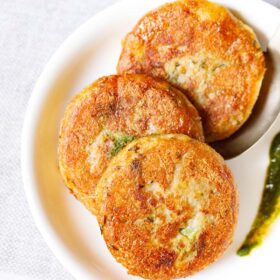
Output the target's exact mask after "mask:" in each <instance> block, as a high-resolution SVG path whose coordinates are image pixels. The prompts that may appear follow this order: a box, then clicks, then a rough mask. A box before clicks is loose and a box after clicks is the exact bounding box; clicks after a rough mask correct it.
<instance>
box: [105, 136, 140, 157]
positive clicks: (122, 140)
mask: <svg viewBox="0 0 280 280" xmlns="http://www.w3.org/2000/svg"><path fill="white" fill-rule="evenodd" d="M134 139H135V136H131V135H123V134H120V135H116V136H115V137H114V140H113V141H114V146H113V148H112V150H111V152H110V156H111V157H114V156H115V155H116V154H117V153H118V152H119V151H120V150H121V149H122V148H123V147H124V146H126V145H127V144H128V143H129V142H131V141H133V140H134Z"/></svg>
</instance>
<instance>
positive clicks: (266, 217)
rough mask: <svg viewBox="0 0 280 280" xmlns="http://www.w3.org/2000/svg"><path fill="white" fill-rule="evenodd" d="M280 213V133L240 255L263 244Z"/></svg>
mask: <svg viewBox="0 0 280 280" xmlns="http://www.w3.org/2000/svg"><path fill="white" fill-rule="evenodd" d="M279 214H280V133H279V134H277V135H276V137H275V138H274V140H273V142H272V144H271V148H270V165H269V167H268V170H267V177H266V182H265V189H264V191H263V196H262V201H261V204H260V207H259V211H258V214H257V216H256V218H255V221H254V223H253V225H252V228H251V230H250V232H249V233H248V235H247V237H246V239H245V241H244V243H243V244H242V246H241V247H240V249H239V250H238V251H237V254H238V255H239V256H246V255H249V254H250V252H251V251H252V250H253V249H254V248H255V247H257V246H259V245H261V243H262V241H263V240H264V238H265V236H266V234H267V232H268V230H269V228H270V226H271V224H272V223H273V222H274V221H275V220H276V218H277V216H278V215H279Z"/></svg>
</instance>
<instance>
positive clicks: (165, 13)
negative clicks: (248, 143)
mask: <svg viewBox="0 0 280 280" xmlns="http://www.w3.org/2000/svg"><path fill="white" fill-rule="evenodd" d="M118 72H119V73H124V72H128V73H146V74H149V75H152V76H155V77H160V78H163V79H165V80H168V81H169V82H171V83H172V84H173V85H175V86H177V87H178V88H180V89H182V90H184V92H185V94H186V95H187V96H188V97H189V98H190V100H191V101H192V103H193V104H195V105H196V107H197V109H198V110H199V112H200V114H201V116H202V121H203V126H204V131H205V136H206V140H207V141H208V142H213V141H216V140H222V139H225V138H227V137H229V136H230V135H232V134H233V133H234V132H235V131H237V130H238V129H239V128H240V127H241V126H242V125H243V124H244V122H245V121H246V120H247V119H248V117H249V115H250V113H251V111H252V108H253V106H254V104H255V102H256V100H257V97H258V94H259V90H260V87H261V83H262V79H263V76H264V72H265V60H264V55H263V53H262V50H261V47H260V44H259V42H258V40H257V38H256V35H255V34H254V32H253V31H252V29H251V28H249V27H248V26H247V25H245V24H243V23H242V22H241V21H240V20H238V19H237V18H236V17H234V16H233V15H232V14H231V13H230V12H229V11H228V10H227V9H226V8H224V7H222V6H220V5H217V4H214V3H210V2H207V1H204V0H181V1H176V2H173V3H169V4H166V5H163V6H161V7H159V8H158V9H156V10H154V11H152V12H150V13H148V14H147V15H145V16H144V17H143V18H142V19H141V20H140V21H139V22H138V24H137V25H136V26H135V27H134V29H133V30H132V31H131V32H130V33H129V34H128V35H127V36H126V38H125V39H124V41H123V50H122V53H121V56H120V60H119V63H118Z"/></svg>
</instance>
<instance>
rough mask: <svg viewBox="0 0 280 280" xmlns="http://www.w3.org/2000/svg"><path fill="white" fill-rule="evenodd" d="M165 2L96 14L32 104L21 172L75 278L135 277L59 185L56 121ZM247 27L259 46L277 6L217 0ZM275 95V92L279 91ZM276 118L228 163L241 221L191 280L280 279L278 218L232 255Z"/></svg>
mask: <svg viewBox="0 0 280 280" xmlns="http://www.w3.org/2000/svg"><path fill="white" fill-rule="evenodd" d="M165 2H166V1H164V0H153V1H150V0H134V1H131V0H126V1H123V2H119V3H118V4H116V5H114V6H112V7H110V8H108V9H107V10H105V11H104V12H102V13H100V14H98V15H96V16H95V17H93V18H92V19H91V20H89V21H88V22H86V23H85V24H84V25H83V26H82V27H80V28H79V29H78V30H77V31H76V32H75V33H74V34H73V35H72V36H70V37H69V38H68V39H67V40H66V41H65V43H64V44H63V45H62V46H61V47H60V48H59V50H58V51H57V52H56V53H55V55H54V56H53V58H52V59H51V61H50V62H49V63H48V65H47V67H46V69H45V70H44V72H43V74H42V75H41V77H40V79H39V80H38V82H37V84H36V87H35V89H34V92H33V94H32V98H31V101H30V104H29V108H28V112H27V116H26V121H25V126H24V132H23V143H22V171H23V178H24V184H25V189H26V194H27V197H28V201H29V204H30V208H31V211H32V213H33V215H34V219H35V221H36V224H37V226H38V228H39V229H40V231H41V233H42V235H43V237H44V238H45V240H46V242H47V243H48V245H49V247H50V248H51V249H52V251H53V252H54V254H55V255H56V256H57V258H58V259H59V260H60V261H61V263H62V264H63V265H64V266H65V267H66V268H67V269H68V270H69V271H70V272H71V273H72V274H73V275H74V276H75V277H76V278H77V279H122V280H125V279H137V277H133V276H129V275H127V273H126V270H125V269H124V268H123V267H122V266H121V265H120V264H118V263H117V262H116V261H115V260H114V259H113V257H112V256H111V255H110V253H109V251H108V250H107V248H106V245H105V243H104V241H103V239H102V237H101V234H100V230H99V227H98V224H97V222H96V219H95V217H94V216H92V215H91V214H90V213H89V212H88V211H87V210H86V209H85V208H84V207H83V206H82V205H81V204H80V203H79V202H78V201H77V200H75V199H74V198H73V196H71V195H70V194H69V193H68V191H67V190H66V188H65V187H63V184H62V180H61V177H60V175H59V172H58V164H57V153H56V149H57V139H58V128H59V123H60V120H61V117H62V114H63V111H64V109H65V106H66V104H67V102H68V101H69V99H70V98H71V97H72V96H73V95H74V94H75V93H77V92H79V91H80V90H81V89H82V88H83V87H84V86H85V85H87V84H89V83H91V82H92V81H93V80H95V79H96V78H98V77H100V76H103V75H107V74H113V73H115V67H116V63H117V61H118V57H119V54H120V50H121V44H120V42H121V39H122V38H123V37H124V36H125V34H126V33H127V32H128V31H129V30H130V29H131V28H132V27H133V25H134V24H135V23H136V22H137V21H138V19H139V18H140V17H141V16H142V15H143V14H145V13H146V12H147V11H149V10H150V9H152V8H154V7H157V6H159V5H161V4H163V3H165ZM217 2H220V3H223V4H225V5H226V6H228V7H229V8H231V9H232V10H234V11H237V12H238V13H239V14H240V15H241V17H242V18H243V19H244V18H245V19H246V21H247V22H248V23H249V24H250V25H252V26H253V27H254V28H255V30H256V31H257V34H258V36H259V39H260V40H261V43H262V44H265V43H266V41H267V40H269V39H270V38H271V37H272V36H273V33H274V32H275V30H276V27H277V26H278V25H279V24H280V12H279V10H277V9H276V8H273V7H272V6H270V5H268V4H265V3H264V2H261V1H259V0H246V1H244V0H223V1H221V0H219V1H217ZM279 93H280V92H279ZM278 130H280V117H279V118H278V120H277V121H276V122H275V123H274V125H273V126H272V128H271V129H270V130H269V132H268V133H266V134H265V136H264V137H263V138H262V139H261V140H260V141H259V142H258V143H257V145H255V146H254V147H253V148H252V149H250V150H249V151H247V152H246V153H244V154H243V155H241V156H239V157H238V158H235V159H234V160H231V161H228V164H229V165H230V167H231V168H232V170H233V173H234V175H235V177H236V179H237V183H238V187H239V190H240V198H241V206H240V219H239V223H238V227H237V231H236V234H235V237H234V242H233V244H232V245H231V247H230V248H229V249H228V250H227V252H226V253H225V255H224V256H223V257H222V258H221V259H220V260H219V261H218V262H216V263H215V264H213V265H211V266H210V267H209V268H207V269H206V270H204V271H202V272H200V273H198V274H197V275H195V276H193V277H192V278H193V279H215V280H218V279H223V280H224V279H228V280H229V279H245V278H244V277H247V279H253V278H254V279H261V278H264V277H266V279H271V280H274V279H279V278H278V276H277V275H278V271H279V269H278V265H279V259H280V240H279V236H280V223H279V222H278V223H276V224H275V225H274V227H273V229H272V231H271V233H270V235H269V236H268V238H267V239H266V240H265V243H264V244H263V246H262V247H260V248H259V249H257V250H255V251H254V252H253V254H252V255H251V256H249V257H245V258H240V257H238V256H236V250H237V249H238V247H239V246H240V244H241V243H242V241H243V239H244V237H245V235H246V233H247V232H248V230H249V228H250V225H251V223H252V221H253V218H254V216H255V214H256V211H257V207H258V204H259V199H260V197H261V193H262V190H263V182H264V178H265V173H266V168H267V164H268V150H269V145H270V142H271V139H272V138H273V136H274V135H275V134H276V132H278Z"/></svg>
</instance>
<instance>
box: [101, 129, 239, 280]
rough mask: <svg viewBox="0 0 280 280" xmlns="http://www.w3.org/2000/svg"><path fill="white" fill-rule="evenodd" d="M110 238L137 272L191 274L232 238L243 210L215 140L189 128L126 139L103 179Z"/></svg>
mask: <svg viewBox="0 0 280 280" xmlns="http://www.w3.org/2000/svg"><path fill="white" fill-rule="evenodd" d="M96 193H97V197H96V201H97V206H98V215H97V217H98V220H99V224H100V228H101V231H102V233H103V237H104V239H105V241H106V244H107V246H108V248H109V250H110V251H111V253H112V254H113V256H114V257H115V258H116V260H117V261H118V262H120V263H121V264H123V265H124V266H125V267H126V268H127V269H128V272H129V273H130V274H134V275H139V276H141V277H144V278H149V279H161V280H162V279H170V278H174V277H184V276H188V275H191V274H193V273H195V272H197V271H199V270H201V269H203V268H205V267H206V266H208V265H209V264H210V263H212V262H213V261H215V260H216V259H217V258H218V257H219V256H220V255H221V254H222V253H223V252H224V251H225V249H226V248H227V247H228V245H229V244H230V243H231V240H232V236H233V232H234V228H235V224H236V221H237V212H238V194H237V190H236V187H235V183H234V179H233V177H232V174H231V172H230V170H229V168H228V167H227V166H226V164H225V162H224V160H223V159H222V157H221V156H220V155H218V154H217V153H216V152H215V151H214V150H213V149H212V148H210V147H209V146H207V145H206V144H204V143H202V142H199V141H197V140H194V139H191V138H189V137H188V136H185V135H179V134H176V135H175V134H173V135H158V136H147V137H143V138H139V139H137V140H134V141H133V142H131V143H130V144H129V145H127V146H126V147H125V148H124V149H123V150H122V151H121V152H120V153H119V154H118V155H117V156H116V157H115V158H114V159H113V160H112V161H111V162H110V164H109V166H108V168H107V170H106V171H105V172H104V174H103V176H102V178H101V180H100V181H99V183H98V185H97V191H96Z"/></svg>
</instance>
